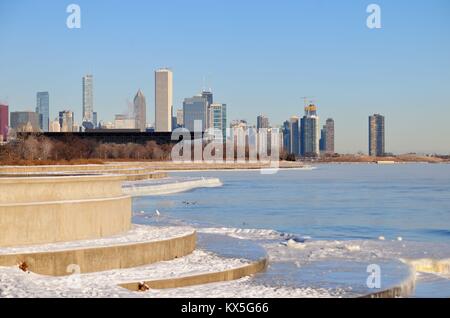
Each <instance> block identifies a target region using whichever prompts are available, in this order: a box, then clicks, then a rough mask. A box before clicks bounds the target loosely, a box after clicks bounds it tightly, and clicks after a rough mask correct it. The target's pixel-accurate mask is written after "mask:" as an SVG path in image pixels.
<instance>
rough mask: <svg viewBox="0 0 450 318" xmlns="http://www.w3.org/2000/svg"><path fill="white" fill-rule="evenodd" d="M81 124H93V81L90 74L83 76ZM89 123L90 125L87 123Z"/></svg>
mask: <svg viewBox="0 0 450 318" xmlns="http://www.w3.org/2000/svg"><path fill="white" fill-rule="evenodd" d="M82 120H83V126H85V128H93V127H87V126H91V125H92V126H94V124H93V123H94V83H93V77H92V75H86V76H84V77H83V118H82ZM89 123H90V124H91V125H89Z"/></svg>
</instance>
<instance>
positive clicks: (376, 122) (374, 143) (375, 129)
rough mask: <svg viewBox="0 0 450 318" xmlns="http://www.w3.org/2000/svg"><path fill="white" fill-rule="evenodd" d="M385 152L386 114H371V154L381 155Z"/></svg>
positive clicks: (373, 155)
mask: <svg viewBox="0 0 450 318" xmlns="http://www.w3.org/2000/svg"><path fill="white" fill-rule="evenodd" d="M384 154H385V139H384V116H382V115H379V114H374V115H373V116H369V156H372V157H375V156H377V157H380V156H384Z"/></svg>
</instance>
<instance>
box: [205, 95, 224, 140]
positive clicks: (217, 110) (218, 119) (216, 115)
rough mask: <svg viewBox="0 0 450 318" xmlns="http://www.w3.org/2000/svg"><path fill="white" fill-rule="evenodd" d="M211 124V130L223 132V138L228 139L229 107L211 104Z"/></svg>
mask: <svg viewBox="0 0 450 318" xmlns="http://www.w3.org/2000/svg"><path fill="white" fill-rule="evenodd" d="M209 115H210V118H209V123H210V128H214V129H218V130H220V131H222V138H223V140H226V137H227V105H226V104H218V103H216V104H211V105H209Z"/></svg>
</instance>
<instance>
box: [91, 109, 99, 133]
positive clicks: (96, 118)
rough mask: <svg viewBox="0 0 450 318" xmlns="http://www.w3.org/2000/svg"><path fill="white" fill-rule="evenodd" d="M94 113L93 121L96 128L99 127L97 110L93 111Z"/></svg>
mask: <svg viewBox="0 0 450 318" xmlns="http://www.w3.org/2000/svg"><path fill="white" fill-rule="evenodd" d="M92 115H93V121H92V123H93V124H94V129H97V127H98V115H97V112H93V113H92Z"/></svg>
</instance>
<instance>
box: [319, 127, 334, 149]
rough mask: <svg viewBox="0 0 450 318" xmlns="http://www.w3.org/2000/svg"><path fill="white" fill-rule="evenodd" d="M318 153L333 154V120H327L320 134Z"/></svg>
mask: <svg viewBox="0 0 450 318" xmlns="http://www.w3.org/2000/svg"><path fill="white" fill-rule="evenodd" d="M320 152H321V153H324V154H328V155H330V154H334V153H335V151H334V120H333V119H332V118H328V119H327V121H326V123H325V125H324V126H323V128H322V131H321V133H320Z"/></svg>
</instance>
